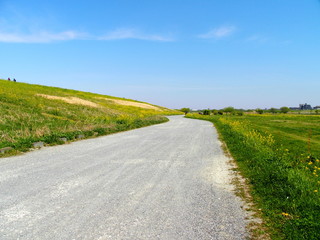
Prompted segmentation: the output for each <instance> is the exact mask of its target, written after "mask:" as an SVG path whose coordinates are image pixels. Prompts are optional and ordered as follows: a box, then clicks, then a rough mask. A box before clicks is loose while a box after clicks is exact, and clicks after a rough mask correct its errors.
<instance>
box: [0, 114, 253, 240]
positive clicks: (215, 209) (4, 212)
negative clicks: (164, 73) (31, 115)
mask: <svg viewBox="0 0 320 240" xmlns="http://www.w3.org/2000/svg"><path fill="white" fill-rule="evenodd" d="M169 118H170V121H169V122H167V123H164V124H160V125H155V126H151V127H146V128H141V129H136V130H132V131H128V132H122V133H118V134H114V135H109V136H105V137H99V138H95V139H89V140H83V141H78V142H74V143H72V144H66V145H61V146H56V147H48V148H44V149H42V150H38V151H34V152H30V153H27V154H25V155H22V156H17V157H10V158H4V159H0V239H2V240H7V239H90V240H91V239H100V240H102V239H112V240H116V239H128V240H129V239H134V240H136V239H168V240H171V239H172V240H178V239H193V240H194V239H216V240H218V239H245V238H246V237H247V233H246V229H245V227H246V224H247V222H246V220H245V219H246V212H245V211H244V210H243V209H242V202H241V200H240V199H239V198H238V197H236V196H235V194H234V193H233V191H232V189H233V186H232V185H231V184H230V182H231V177H232V176H231V173H232V172H231V171H230V170H229V166H228V164H227V162H228V158H227V157H226V156H225V155H224V153H223V151H222V149H221V143H220V142H219V141H218V139H217V134H216V131H215V129H214V128H213V127H212V124H211V123H209V122H206V121H199V120H193V119H185V118H183V117H181V116H174V117H169Z"/></svg>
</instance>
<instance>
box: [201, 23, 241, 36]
mask: <svg viewBox="0 0 320 240" xmlns="http://www.w3.org/2000/svg"><path fill="white" fill-rule="evenodd" d="M235 30H236V27H235V26H221V27H218V28H215V29H213V30H211V31H209V32H207V33H204V34H201V35H199V36H198V37H199V38H205V39H209V38H223V37H227V36H230V35H232V34H233V33H234V32H235Z"/></svg>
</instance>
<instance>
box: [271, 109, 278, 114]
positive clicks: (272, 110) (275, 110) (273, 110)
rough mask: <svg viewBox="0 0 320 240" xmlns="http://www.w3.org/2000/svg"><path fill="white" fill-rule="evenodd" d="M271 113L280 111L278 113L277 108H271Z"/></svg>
mask: <svg viewBox="0 0 320 240" xmlns="http://www.w3.org/2000/svg"><path fill="white" fill-rule="evenodd" d="M269 111H270V112H271V113H277V112H278V111H277V109H275V108H270V110H269Z"/></svg>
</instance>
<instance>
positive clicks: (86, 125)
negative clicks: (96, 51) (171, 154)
mask: <svg viewBox="0 0 320 240" xmlns="http://www.w3.org/2000/svg"><path fill="white" fill-rule="evenodd" d="M172 114H180V113H179V112H177V111H173V110H170V109H167V108H163V107H159V106H154V105H151V104H147V103H141V102H137V101H133V100H128V99H120V98H116V97H111V96H105V95H99V94H94V93H88V92H80V91H74V90H68V89H61V88H54V87H46V86H40V85H31V84H26V83H18V82H10V81H5V80H0V148H3V147H12V148H13V150H11V151H10V152H8V153H5V154H0V157H3V156H8V155H12V154H16V153H19V152H23V151H27V150H28V149H30V148H31V147H32V143H34V142H37V141H43V142H45V143H46V144H47V145H55V144H62V143H63V141H61V138H66V139H67V140H68V141H72V140H74V139H75V138H76V137H77V136H79V134H81V135H82V136H83V137H92V136H97V135H98V136H99V135H106V134H110V133H114V132H119V131H125V130H129V129H134V128H139V127H143V126H148V125H152V124H156V123H162V122H165V121H167V118H166V117H164V115H172Z"/></svg>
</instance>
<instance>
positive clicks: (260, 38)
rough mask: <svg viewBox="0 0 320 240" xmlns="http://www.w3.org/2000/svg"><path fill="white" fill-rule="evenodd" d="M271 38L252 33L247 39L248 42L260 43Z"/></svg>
mask: <svg viewBox="0 0 320 240" xmlns="http://www.w3.org/2000/svg"><path fill="white" fill-rule="evenodd" d="M268 40H269V39H268V38H266V37H263V36H260V35H257V34H256V35H252V36H250V37H248V38H247V39H246V41H247V42H259V43H265V42H267V41H268Z"/></svg>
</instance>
